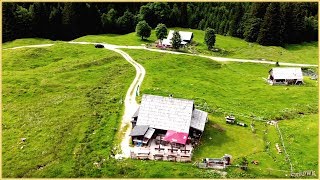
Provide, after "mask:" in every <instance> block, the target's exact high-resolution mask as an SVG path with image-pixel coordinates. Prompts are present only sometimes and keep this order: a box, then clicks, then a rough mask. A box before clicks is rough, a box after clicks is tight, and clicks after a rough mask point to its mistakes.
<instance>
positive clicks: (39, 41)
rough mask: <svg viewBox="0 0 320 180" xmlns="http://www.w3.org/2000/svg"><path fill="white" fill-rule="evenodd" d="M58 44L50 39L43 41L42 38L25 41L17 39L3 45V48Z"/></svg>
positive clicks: (25, 39)
mask: <svg viewBox="0 0 320 180" xmlns="http://www.w3.org/2000/svg"><path fill="white" fill-rule="evenodd" d="M56 42H57V41H52V40H49V39H42V38H24V39H16V40H13V41H9V42H5V43H3V44H2V48H3V49H6V48H12V47H18V46H28V45H36V44H52V43H56Z"/></svg>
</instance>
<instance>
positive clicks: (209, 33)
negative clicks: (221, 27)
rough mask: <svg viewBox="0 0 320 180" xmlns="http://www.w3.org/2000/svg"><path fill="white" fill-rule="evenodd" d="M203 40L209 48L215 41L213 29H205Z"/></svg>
mask: <svg viewBox="0 0 320 180" xmlns="http://www.w3.org/2000/svg"><path fill="white" fill-rule="evenodd" d="M204 42H205V43H206V45H207V47H208V49H209V50H211V49H212V47H213V46H214V44H215V43H216V35H215V32H214V29H211V28H207V29H206V33H205V35H204Z"/></svg>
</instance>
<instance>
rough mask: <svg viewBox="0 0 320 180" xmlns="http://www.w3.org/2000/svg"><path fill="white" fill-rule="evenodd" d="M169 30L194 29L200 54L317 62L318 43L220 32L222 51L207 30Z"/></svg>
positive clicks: (134, 40) (134, 42)
mask: <svg viewBox="0 0 320 180" xmlns="http://www.w3.org/2000/svg"><path fill="white" fill-rule="evenodd" d="M168 29H176V30H183V31H192V32H193V33H194V39H193V40H194V41H195V42H196V43H195V44H196V46H195V48H193V50H192V51H193V52H197V53H200V54H206V55H212V56H221V57H230V58H241V59H266V60H271V61H275V62H276V61H279V62H291V63H305V64H318V57H319V56H318V42H310V43H302V44H290V45H286V46H285V47H277V46H261V45H259V44H257V43H249V42H246V41H244V40H243V39H239V38H235V37H231V36H222V35H219V34H217V35H216V45H215V47H217V48H219V49H220V51H219V52H212V51H208V49H207V46H206V45H205V43H204V31H202V30H195V29H184V28H168ZM156 40H157V38H156V36H155V31H154V30H153V31H152V33H151V37H150V38H148V40H147V41H142V40H141V38H139V37H138V36H136V34H135V32H133V33H129V34H125V35H116V34H101V35H88V36H84V37H80V38H78V39H76V40H75V41H90V42H106V43H110V44H116V45H131V46H138V45H141V44H146V43H153V42H155V41H156Z"/></svg>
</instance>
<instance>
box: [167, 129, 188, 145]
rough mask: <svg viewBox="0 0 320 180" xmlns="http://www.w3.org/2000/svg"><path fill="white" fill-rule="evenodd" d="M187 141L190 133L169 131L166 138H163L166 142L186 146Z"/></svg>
mask: <svg viewBox="0 0 320 180" xmlns="http://www.w3.org/2000/svg"><path fill="white" fill-rule="evenodd" d="M187 139H188V133H184V132H177V131H172V130H168V131H167V133H166V135H165V137H164V138H163V140H164V141H169V142H175V143H179V144H186V142H187Z"/></svg>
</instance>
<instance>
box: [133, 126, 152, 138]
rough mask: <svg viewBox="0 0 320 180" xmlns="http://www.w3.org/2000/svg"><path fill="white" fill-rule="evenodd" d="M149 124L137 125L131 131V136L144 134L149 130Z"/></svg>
mask: <svg viewBox="0 0 320 180" xmlns="http://www.w3.org/2000/svg"><path fill="white" fill-rule="evenodd" d="M148 128H149V126H147V125H142V126H141V125H140V126H139V125H137V126H135V127H134V128H133V129H132V131H131V133H130V136H144V135H145V134H146V132H147V130H148Z"/></svg>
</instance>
